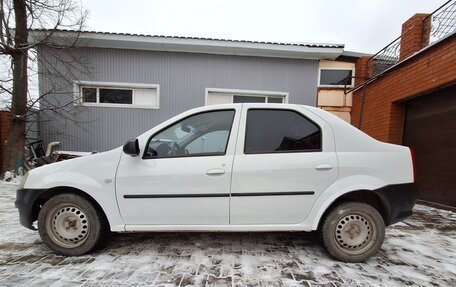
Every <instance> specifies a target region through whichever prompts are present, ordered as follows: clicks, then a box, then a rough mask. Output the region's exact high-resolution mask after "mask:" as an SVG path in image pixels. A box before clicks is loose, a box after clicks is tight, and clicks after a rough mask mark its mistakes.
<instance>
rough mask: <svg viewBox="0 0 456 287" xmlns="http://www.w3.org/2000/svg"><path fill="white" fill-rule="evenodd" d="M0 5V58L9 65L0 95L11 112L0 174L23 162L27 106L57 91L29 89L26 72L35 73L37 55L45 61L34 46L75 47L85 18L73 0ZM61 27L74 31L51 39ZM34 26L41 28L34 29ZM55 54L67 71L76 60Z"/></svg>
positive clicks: (0, 75) (15, 0)
mask: <svg viewBox="0 0 456 287" xmlns="http://www.w3.org/2000/svg"><path fill="white" fill-rule="evenodd" d="M0 4H1V5H0V9H1V10H0V59H1V60H0V63H5V64H9V65H5V66H4V67H5V68H4V69H3V70H1V71H0V96H1V98H2V100H3V103H4V105H5V107H6V108H7V110H9V112H10V120H11V121H10V126H9V131H8V139H7V144H6V150H5V151H3V155H2V156H3V157H4V158H3V165H2V167H1V172H0V173H1V175H3V174H4V172H6V171H15V172H19V171H20V170H21V168H22V166H23V162H24V146H25V138H26V121H27V116H28V115H30V110H31V109H32V108H34V107H36V106H37V105H38V103H39V102H43V101H45V97H46V96H47V95H48V94H51V93H58V89H57V88H55V87H54V88H53V89H52V90H49V91H47V92H45V93H41V94H38V95H37V93H35V94H33V93H32V94H31V93H30V87H29V82H30V75H33V74H34V73H38V71H37V69H36V67H37V65H38V64H39V63H38V62H39V61H40V60H41V61H45V60H46V59H45V58H43V57H41V59H40V57H37V51H38V49H41V47H48V48H52V49H55V50H64V49H71V48H74V47H75V46H76V45H75V44H76V42H77V41H78V36H79V31H81V30H82V28H83V25H84V23H85V20H86V16H87V11H85V10H84V9H82V6H81V3H80V2H77V0H0ZM62 30H71V31H75V32H72V33H71V35H72V36H71V37H70V38H67V39H66V41H60V42H55V41H53V38H54V34H56V33H61V32H62ZM30 31H32V32H30ZM33 31H39V32H40V33H35V34H34V33H33ZM34 35H39V37H34ZM55 54H56V55H58V54H59V53H58V52H56V53H55ZM60 54H61V53H60ZM56 58H57V59H58V60H59V61H61V62H65V63H66V65H65V66H66V67H68V69H67V70H71V66H72V65H74V63H79V62H78V61H77V60H76V59H74V58H71V57H70V58H69V57H66V56H62V57H56ZM43 66H45V67H52V65H43ZM0 69H1V68H0ZM47 69H48V70H46V71H41V73H44V74H48V75H49V74H54V75H55V74H57V73H56V72H55V71H50V70H49V69H50V68H47ZM60 73H61V72H60ZM63 74H65V73H63ZM64 76H65V75H63V77H64ZM63 105H65V104H63ZM61 107H62V106H59V105H56V104H52V105H51V104H50V105H47V108H48V109H53V110H55V111H56V113H57V114H58V113H60V112H61V110H63V111H64V109H61ZM62 116H65V115H64V114H62Z"/></svg>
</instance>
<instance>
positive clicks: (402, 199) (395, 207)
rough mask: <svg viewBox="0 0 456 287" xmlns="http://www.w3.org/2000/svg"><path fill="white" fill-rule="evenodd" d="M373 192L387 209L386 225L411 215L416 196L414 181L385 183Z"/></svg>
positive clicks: (416, 190)
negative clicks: (385, 184)
mask: <svg viewBox="0 0 456 287" xmlns="http://www.w3.org/2000/svg"><path fill="white" fill-rule="evenodd" d="M374 192H375V193H376V194H377V195H379V196H380V198H381V199H382V201H383V203H384V205H385V206H386V207H387V209H388V210H387V211H388V220H387V222H386V225H391V224H394V223H396V222H399V221H401V220H403V219H405V218H406V217H409V216H410V215H412V209H413V206H414V205H415V202H416V199H417V197H418V188H417V186H416V184H415V183H405V184H394V185H387V186H384V187H382V188H379V189H377V190H374Z"/></svg>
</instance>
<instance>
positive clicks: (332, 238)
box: [321, 202, 385, 262]
mask: <svg viewBox="0 0 456 287" xmlns="http://www.w3.org/2000/svg"><path fill="white" fill-rule="evenodd" d="M321 234H322V237H323V243H324V246H325V248H326V250H327V251H328V252H329V253H330V254H331V255H332V256H333V257H335V258H336V259H338V260H341V261H344V262H362V261H365V260H367V259H368V258H369V257H371V256H373V255H375V254H376V253H377V252H378V250H379V249H380V247H381V246H382V243H383V240H384V238H385V223H384V221H383V218H382V216H381V215H380V213H379V212H378V211H377V210H376V209H375V208H374V207H372V206H371V205H369V204H366V203H361V202H346V203H342V204H340V205H339V206H337V207H336V208H334V209H333V210H332V211H331V212H330V213H329V214H328V216H327V217H326V219H325V221H324V223H323V225H322V229H321Z"/></svg>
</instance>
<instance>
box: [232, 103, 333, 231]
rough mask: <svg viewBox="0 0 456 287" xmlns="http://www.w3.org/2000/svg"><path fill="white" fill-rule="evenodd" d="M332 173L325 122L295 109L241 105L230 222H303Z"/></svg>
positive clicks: (330, 145)
mask: <svg viewBox="0 0 456 287" xmlns="http://www.w3.org/2000/svg"><path fill="white" fill-rule="evenodd" d="M290 107H291V108H290ZM337 173H338V164H337V158H336V153H335V147H334V139H333V133H332V130H331V127H330V126H329V124H328V123H327V122H325V121H324V120H322V119H321V118H320V117H318V116H316V115H314V114H312V113H309V112H307V111H306V110H305V108H303V107H299V106H286V107H284V106H282V105H280V104H265V105H261V106H258V105H255V104H244V105H243V109H242V115H241V124H240V127H239V135H238V141H237V144H236V154H235V159H234V164H233V175H232V185H231V201H230V223H231V224H294V223H300V222H303V221H304V220H305V219H306V217H307V214H308V213H309V211H310V209H311V208H312V205H313V203H314V202H315V200H316V199H317V198H318V196H319V195H320V193H321V192H323V191H324V190H325V189H326V188H327V187H328V186H329V185H330V184H331V183H333V182H334V181H335V180H336V178H337Z"/></svg>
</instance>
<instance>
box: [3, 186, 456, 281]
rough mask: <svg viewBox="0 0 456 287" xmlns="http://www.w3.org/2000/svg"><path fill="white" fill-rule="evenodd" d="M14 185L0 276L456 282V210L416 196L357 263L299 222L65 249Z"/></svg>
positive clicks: (125, 237)
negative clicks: (337, 255)
mask: <svg viewBox="0 0 456 287" xmlns="http://www.w3.org/2000/svg"><path fill="white" fill-rule="evenodd" d="M15 189H16V185H13V184H6V183H0V286H49V285H52V286H65V287H70V286H82V285H83V286H94V285H104V286H119V285H122V286H125V285H131V286H137V285H140V286H147V285H153V286H189V285H194V286H404V285H412V286H456V214H455V213H452V212H449V211H444V210H439V209H435V208H430V207H426V206H422V205H418V206H416V210H415V214H414V215H413V217H411V218H410V219H408V220H406V221H405V222H402V223H398V224H395V225H393V226H391V227H388V228H387V232H386V239H385V243H384V244H383V248H382V250H381V252H380V253H379V254H378V255H377V256H376V257H374V258H371V259H370V260H368V261H367V262H366V263H362V264H345V263H341V262H337V261H334V260H333V259H331V258H329V257H328V255H327V254H326V252H325V251H324V250H323V248H322V247H321V246H320V245H319V244H318V238H317V237H316V236H315V234H309V233H302V232H280V233H148V234H147V233H146V234H113V235H111V238H110V240H109V242H108V243H107V245H106V246H105V247H104V248H103V249H102V250H98V251H96V252H95V253H93V254H92V255H87V256H82V257H63V256H58V255H55V254H54V253H52V252H51V251H50V250H49V249H48V248H47V247H46V246H45V245H44V244H43V243H42V241H41V240H40V238H39V235H38V233H37V232H34V231H31V230H28V229H26V228H24V227H22V226H21V225H19V222H18V213H17V209H16V208H15V207H14V200H15Z"/></svg>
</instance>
